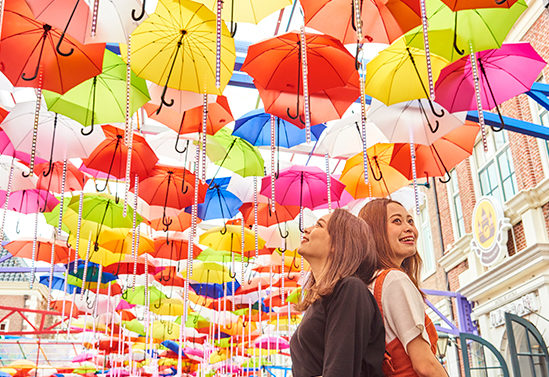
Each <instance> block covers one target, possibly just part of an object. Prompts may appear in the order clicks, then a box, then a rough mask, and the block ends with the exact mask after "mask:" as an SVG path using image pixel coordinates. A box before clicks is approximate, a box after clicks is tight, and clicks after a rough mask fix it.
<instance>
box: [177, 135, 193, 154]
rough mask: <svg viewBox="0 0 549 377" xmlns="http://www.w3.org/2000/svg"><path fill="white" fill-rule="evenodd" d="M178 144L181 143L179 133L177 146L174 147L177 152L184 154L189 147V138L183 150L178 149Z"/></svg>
mask: <svg viewBox="0 0 549 377" xmlns="http://www.w3.org/2000/svg"><path fill="white" fill-rule="evenodd" d="M177 144H179V135H177V140H176V141H175V147H174V149H175V151H176V152H177V153H180V154H183V153H185V152H186V151H187V149H188V148H189V140H187V145H185V148H183V150H181V151H180V150H179V149H177Z"/></svg>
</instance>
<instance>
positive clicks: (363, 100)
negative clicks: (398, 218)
mask: <svg viewBox="0 0 549 377" xmlns="http://www.w3.org/2000/svg"><path fill="white" fill-rule="evenodd" d="M360 123H361V128H360V129H361V131H362V158H363V164H364V183H365V184H367V185H368V187H370V193H369V197H370V198H371V197H372V189H371V186H370V184H369V183H370V182H369V177H368V143H367V141H366V94H365V91H364V76H363V75H362V74H361V75H360Z"/></svg>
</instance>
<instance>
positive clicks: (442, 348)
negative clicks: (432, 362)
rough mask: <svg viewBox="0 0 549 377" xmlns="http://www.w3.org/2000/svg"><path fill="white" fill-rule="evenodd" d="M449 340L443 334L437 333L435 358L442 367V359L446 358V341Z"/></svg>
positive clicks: (446, 335)
mask: <svg viewBox="0 0 549 377" xmlns="http://www.w3.org/2000/svg"><path fill="white" fill-rule="evenodd" d="M449 340H450V337H449V336H448V334H446V333H445V332H439V333H438V340H437V358H438V360H439V361H440V363H441V364H443V365H444V362H443V360H444V357H446V349H447V348H448V341H449Z"/></svg>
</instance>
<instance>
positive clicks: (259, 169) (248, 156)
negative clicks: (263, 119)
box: [212, 128, 265, 177]
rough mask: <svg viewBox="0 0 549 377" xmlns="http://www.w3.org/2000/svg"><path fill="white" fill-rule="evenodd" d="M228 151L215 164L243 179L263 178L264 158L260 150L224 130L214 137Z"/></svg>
mask: <svg viewBox="0 0 549 377" xmlns="http://www.w3.org/2000/svg"><path fill="white" fill-rule="evenodd" d="M212 138H214V139H215V140H216V141H218V142H219V143H220V144H221V145H222V146H223V147H224V148H225V149H226V150H227V153H226V154H225V157H224V158H223V159H221V160H219V161H214V164H216V165H218V166H223V167H224V168H226V169H229V170H231V171H233V172H235V173H237V174H239V175H241V176H242V177H249V176H262V175H263V174H264V171H263V165H264V163H265V162H264V161H263V157H261V154H260V153H259V150H258V149H257V148H256V147H254V146H253V145H251V144H250V143H248V142H247V141H246V140H244V139H241V138H239V137H236V136H232V135H231V131H229V130H228V129H226V128H222V129H221V130H219V131H218V132H217V133H216V134H215V135H213V136H212Z"/></svg>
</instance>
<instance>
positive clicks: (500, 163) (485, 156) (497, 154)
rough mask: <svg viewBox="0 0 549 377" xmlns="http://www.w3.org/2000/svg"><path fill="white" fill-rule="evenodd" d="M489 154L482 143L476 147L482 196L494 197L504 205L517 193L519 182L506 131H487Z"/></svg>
mask: <svg viewBox="0 0 549 377" xmlns="http://www.w3.org/2000/svg"><path fill="white" fill-rule="evenodd" d="M486 139H487V142H488V152H484V147H483V145H482V141H480V142H479V143H477V145H475V160H476V163H477V168H478V178H479V183H480V191H481V195H489V196H493V197H495V198H497V199H499V201H500V202H501V203H502V204H503V203H505V202H506V201H508V200H509V199H511V198H512V197H513V196H514V195H515V194H516V193H517V182H516V177H515V170H514V168H513V161H512V158H511V151H510V150H509V140H508V138H507V133H506V131H502V132H492V131H489V130H488V129H487V135H486Z"/></svg>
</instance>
